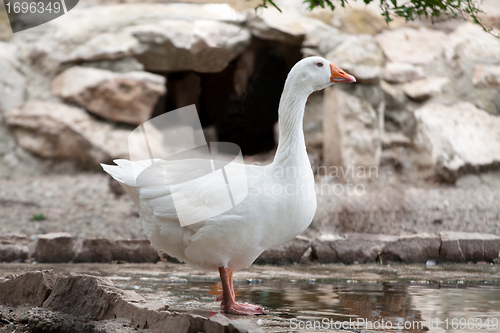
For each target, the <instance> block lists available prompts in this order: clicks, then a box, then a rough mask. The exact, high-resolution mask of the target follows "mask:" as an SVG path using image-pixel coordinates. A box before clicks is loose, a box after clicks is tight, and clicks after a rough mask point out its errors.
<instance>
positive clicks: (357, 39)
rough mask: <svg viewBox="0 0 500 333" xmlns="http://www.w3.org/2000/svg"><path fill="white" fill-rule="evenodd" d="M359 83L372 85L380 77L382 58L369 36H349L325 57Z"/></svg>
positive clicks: (372, 38) (374, 41)
mask: <svg viewBox="0 0 500 333" xmlns="http://www.w3.org/2000/svg"><path fill="white" fill-rule="evenodd" d="M326 59H328V60H329V61H330V62H333V63H334V64H336V65H337V66H339V67H340V68H342V69H343V70H345V71H346V72H348V73H349V74H352V75H354V77H356V80H358V81H359V82H361V83H374V82H376V81H377V80H378V79H379V78H380V75H381V66H382V65H383V63H384V56H383V54H382V51H381V50H380V48H379V47H378V44H377V42H376V40H375V38H374V37H372V36H370V35H360V36H351V37H349V38H346V39H345V40H343V41H342V42H341V43H339V44H338V45H337V46H336V47H335V48H334V49H333V50H332V51H330V52H329V53H328V54H327V55H326Z"/></svg>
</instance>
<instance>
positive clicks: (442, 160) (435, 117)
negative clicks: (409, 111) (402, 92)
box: [414, 102, 500, 181]
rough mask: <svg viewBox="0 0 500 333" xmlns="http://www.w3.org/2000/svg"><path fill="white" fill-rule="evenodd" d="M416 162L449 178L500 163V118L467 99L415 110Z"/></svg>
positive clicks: (445, 178)
mask: <svg viewBox="0 0 500 333" xmlns="http://www.w3.org/2000/svg"><path fill="white" fill-rule="evenodd" d="M415 117H416V121H417V128H416V134H415V138H414V144H415V152H416V153H417V154H418V155H417V157H416V160H415V162H416V163H417V165H418V166H419V167H420V168H425V167H427V168H431V169H433V170H434V172H435V173H436V174H437V175H438V176H440V177H441V178H442V179H444V180H446V181H455V180H456V178H457V177H458V176H459V175H460V174H463V173H467V172H470V171H478V170H481V169H485V168H488V167H492V166H494V165H498V163H500V132H499V131H498V129H499V128H500V118H499V117H496V116H492V115H490V114H488V113H487V112H485V111H483V110H480V109H477V108H476V107H475V106H474V105H472V104H470V103H467V102H463V103H458V104H455V105H453V106H445V105H441V104H429V105H426V106H424V107H422V108H420V109H418V110H416V111H415Z"/></svg>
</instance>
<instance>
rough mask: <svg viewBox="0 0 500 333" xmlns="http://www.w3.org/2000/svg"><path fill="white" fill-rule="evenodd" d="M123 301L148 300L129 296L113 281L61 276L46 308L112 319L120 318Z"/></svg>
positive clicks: (130, 293) (134, 295)
mask: <svg viewBox="0 0 500 333" xmlns="http://www.w3.org/2000/svg"><path fill="white" fill-rule="evenodd" d="M120 300H134V301H136V302H141V301H142V302H145V300H144V299H143V298H142V297H141V296H139V295H137V294H136V293H135V292H133V291H129V292H128V293H127V294H125V292H124V291H122V290H120V289H118V288H116V287H115V286H114V284H113V282H112V281H111V280H109V279H108V278H105V277H96V276H90V275H85V274H78V275H77V274H71V275H69V276H59V277H58V278H57V280H56V282H55V284H54V286H53V289H52V292H51V293H50V295H49V297H48V298H47V300H45V301H44V302H43V307H44V308H47V309H50V310H54V311H60V312H64V313H67V314H70V315H73V316H77V317H85V318H89V319H92V320H102V319H111V318H114V317H115V316H116V305H117V303H118V302H119V301H120Z"/></svg>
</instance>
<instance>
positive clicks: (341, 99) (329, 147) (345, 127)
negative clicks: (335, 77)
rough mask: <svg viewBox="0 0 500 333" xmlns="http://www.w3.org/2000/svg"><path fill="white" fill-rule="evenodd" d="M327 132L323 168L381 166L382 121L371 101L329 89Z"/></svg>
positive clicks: (326, 114)
mask: <svg viewBox="0 0 500 333" xmlns="http://www.w3.org/2000/svg"><path fill="white" fill-rule="evenodd" d="M323 133H324V144H323V159H324V160H323V165H325V166H327V167H330V166H337V167H341V168H346V167H348V166H352V165H354V166H361V167H369V166H378V165H379V161H380V153H381V143H380V130H379V120H378V117H377V114H376V113H375V111H374V110H373V108H372V106H371V105H370V104H369V103H368V102H366V101H363V100H361V99H359V98H357V97H354V96H352V95H349V94H346V93H344V92H343V91H341V90H339V89H336V88H327V89H326V90H325V97H324V121H323ZM354 133H355V135H354Z"/></svg>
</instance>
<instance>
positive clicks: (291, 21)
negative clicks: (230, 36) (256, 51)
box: [248, 4, 326, 45]
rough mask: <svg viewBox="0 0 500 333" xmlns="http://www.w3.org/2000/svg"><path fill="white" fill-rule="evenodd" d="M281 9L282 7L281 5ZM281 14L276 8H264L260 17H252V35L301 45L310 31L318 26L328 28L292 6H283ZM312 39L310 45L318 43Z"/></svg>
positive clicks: (250, 21) (259, 14)
mask: <svg viewBox="0 0 500 333" xmlns="http://www.w3.org/2000/svg"><path fill="white" fill-rule="evenodd" d="M280 7H281V5H280ZM280 9H281V12H279V11H278V10H277V9H276V8H271V6H269V8H264V9H262V11H261V12H260V13H258V15H255V17H251V19H250V20H249V22H248V23H249V27H250V30H251V33H252V35H254V36H256V37H258V38H261V39H265V40H273V41H279V42H284V43H287V44H292V45H301V44H302V42H303V41H304V38H305V36H306V34H307V33H308V31H310V30H312V29H314V28H315V27H317V26H326V24H325V23H323V22H321V21H320V20H317V19H314V18H311V17H306V16H304V15H302V13H301V12H300V11H299V10H298V9H297V8H293V7H292V6H288V5H286V4H283V6H282V8H280ZM317 42H318V41H317V40H316V39H314V38H313V39H312V40H311V41H310V42H309V43H308V45H313V44H315V43H317Z"/></svg>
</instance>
